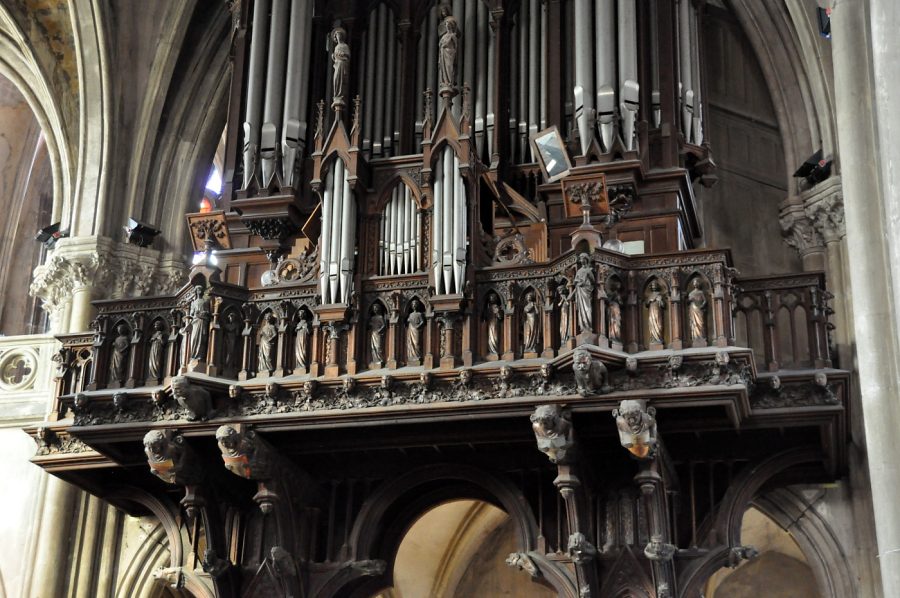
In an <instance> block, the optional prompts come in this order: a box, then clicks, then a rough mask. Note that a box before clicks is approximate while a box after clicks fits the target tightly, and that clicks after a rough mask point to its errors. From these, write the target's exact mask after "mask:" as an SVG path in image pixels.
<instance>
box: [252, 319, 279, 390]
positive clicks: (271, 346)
mask: <svg viewBox="0 0 900 598" xmlns="http://www.w3.org/2000/svg"><path fill="white" fill-rule="evenodd" d="M277 346H278V328H276V327H275V315H274V314H272V312H270V311H265V312H263V314H262V317H261V318H260V325H259V331H258V332H257V333H256V375H257V376H271V375H272V372H274V371H275V358H276V353H277Z"/></svg>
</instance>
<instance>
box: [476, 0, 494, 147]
mask: <svg viewBox="0 0 900 598" xmlns="http://www.w3.org/2000/svg"><path fill="white" fill-rule="evenodd" d="M479 4H480V3H479ZM488 38H489V39H488V51H487V106H486V112H487V113H486V115H485V117H484V129H485V135H484V136H485V138H486V139H487V155H488V159H490V156H491V155H492V154H493V152H494V121H495V120H496V116H495V114H494V103H495V102H494V98H496V97H497V85H496V78H497V73H496V72H495V71H496V67H495V66H494V62H495V58H496V57H495V56H494V54H495V52H496V49H495V47H494V46H495V45H496V44H495V43H494V30H493V28H492V27H488Z"/></svg>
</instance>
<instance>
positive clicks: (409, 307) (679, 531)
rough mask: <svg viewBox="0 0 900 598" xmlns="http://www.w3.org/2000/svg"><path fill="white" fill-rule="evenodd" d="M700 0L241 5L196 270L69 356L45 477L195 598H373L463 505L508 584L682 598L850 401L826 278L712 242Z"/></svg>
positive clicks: (110, 310) (807, 468)
mask: <svg viewBox="0 0 900 598" xmlns="http://www.w3.org/2000/svg"><path fill="white" fill-rule="evenodd" d="M702 4H703V3H702V2H699V3H696V2H684V1H682V2H676V1H675V0H657V1H655V2H642V1H636V0H618V1H616V2H613V1H609V2H606V1H597V2H590V1H589V0H573V1H555V0H551V1H546V2H541V1H539V0H456V1H453V2H446V3H445V2H439V3H432V2H417V1H413V0H389V1H384V2H361V1H358V2H351V1H350V0H343V1H335V2H319V1H315V0H255V1H249V0H248V1H243V2H241V1H237V2H234V3H233V5H232V10H233V19H234V22H233V28H234V29H233V35H232V38H231V44H232V47H231V52H232V63H233V70H232V75H233V76H232V80H231V96H230V104H229V112H228V115H229V116H228V128H227V140H226V165H225V175H226V176H225V177H224V178H225V189H224V193H223V197H222V198H221V201H220V205H219V206H217V207H218V208H220V209H217V210H213V211H206V212H200V213H195V214H189V215H188V216H187V218H188V221H189V228H190V232H191V235H192V238H193V242H194V247H195V249H196V251H197V254H196V259H195V262H194V264H195V265H194V268H193V270H192V271H191V275H190V281H189V283H188V284H187V285H185V286H184V287H183V288H182V289H181V290H180V291H178V292H177V293H176V294H174V295H163V296H148V297H142V298H136V299H127V300H104V301H97V302H95V304H94V305H95V308H96V310H97V313H98V316H97V318H96V319H95V320H94V323H93V331H92V332H90V333H81V334H64V335H60V336H59V340H60V341H61V342H62V345H63V346H62V349H61V351H60V352H59V354H58V355H57V357H56V363H57V366H58V370H57V379H58V388H57V397H58V398H57V402H56V408H55V412H54V413H53V414H52V416H51V420H50V421H49V422H47V423H46V424H45V425H43V426H35V427H32V428H30V429H29V432H30V433H31V434H33V435H34V436H35V437H36V438H37V439H38V442H39V445H40V449H39V451H38V455H37V456H36V457H35V458H34V461H35V462H36V463H37V464H39V465H40V466H41V467H43V468H44V469H46V470H47V471H49V472H51V473H53V474H55V475H57V476H59V477H61V478H63V479H65V480H67V481H69V482H71V483H73V484H75V485H77V486H79V487H81V488H84V489H86V490H88V491H90V492H92V493H94V494H96V495H98V496H100V497H102V498H103V499H105V500H107V501H109V502H111V503H112V504H114V505H116V506H117V507H119V508H121V509H123V510H125V511H126V512H128V513H131V514H141V513H152V514H153V515H155V516H156V517H158V518H159V519H160V520H161V521H162V522H163V524H164V525H165V527H166V532H167V534H168V536H169V537H170V541H171V542H172V546H181V547H182V549H180V550H173V551H172V562H171V566H170V567H169V568H168V569H165V570H164V572H163V574H164V575H166V576H168V581H169V582H170V583H171V584H172V586H173V587H180V588H183V589H184V591H186V592H189V593H191V595H196V596H207V595H209V596H213V595H215V596H222V597H226V596H310V597H312V596H321V597H325V596H354V597H356V596H359V597H369V596H376V595H378V594H379V592H382V591H384V590H385V589H387V588H390V587H391V584H392V575H393V573H392V572H393V563H394V559H395V557H396V554H397V548H398V546H399V544H400V542H401V540H402V538H403V534H404V531H405V530H407V529H408V528H409V527H410V526H411V525H412V524H413V522H414V521H416V519H417V518H418V517H420V516H421V514H422V513H423V512H425V511H427V510H428V509H430V508H431V507H433V506H435V505H438V504H441V503H442V502H446V501H449V500H454V499H460V498H467V499H477V500H480V501H484V502H487V503H489V504H492V505H495V506H496V507H498V508H500V509H502V510H503V511H505V513H506V514H507V515H508V516H509V517H510V518H511V520H512V521H513V525H514V527H515V530H516V532H515V543H516V545H515V550H514V551H513V553H512V554H509V555H503V558H504V559H507V558H508V560H507V563H508V564H509V565H510V567H512V568H514V569H517V570H518V571H517V575H519V576H521V577H520V578H521V580H522V584H521V586H520V587H523V588H525V590H523V591H524V592H528V588H529V587H533V588H535V591H538V590H541V588H537V586H533V585H531V584H538V585H541V586H544V587H545V588H547V589H548V590H549V592H550V593H551V595H552V593H556V594H558V595H559V596H566V597H572V598H575V597H582V598H583V597H586V596H594V597H595V598H596V597H617V596H638V597H648V598H649V597H656V598H663V597H666V598H673V597H676V596H678V597H690V598H695V597H698V596H700V595H701V593H702V591H703V588H704V584H705V583H706V582H707V580H708V579H709V577H710V576H711V575H712V574H713V573H714V572H715V571H717V570H718V569H720V568H721V567H724V566H729V565H731V566H734V565H735V564H736V563H738V562H740V561H741V560H742V559H747V558H751V557H752V556H753V552H754V551H753V549H752V548H751V547H749V546H745V545H744V544H743V543H742V541H741V517H742V515H743V513H744V511H745V510H746V508H747V506H748V504H749V502H750V501H751V500H752V499H753V497H754V496H755V495H756V494H757V493H758V492H759V491H760V489H762V488H774V487H778V486H781V485H785V484H789V483H797V482H800V481H816V482H825V481H829V480H832V479H835V478H837V477H840V476H841V475H842V473H843V472H844V470H845V467H846V455H845V450H844V447H845V444H846V442H845V440H846V436H847V421H848V417H849V414H848V409H849V405H848V400H847V394H848V386H849V373H848V372H846V371H843V370H838V369H834V368H832V363H831V359H830V356H829V355H830V348H829V344H830V343H829V333H830V324H829V322H828V316H829V313H830V308H829V307H828V300H829V298H830V294H829V292H828V291H827V290H826V288H825V285H824V276H823V275H821V274H818V273H797V274H796V275H778V276H770V277H755V278H746V277H745V278H742V277H741V276H740V273H739V272H737V271H736V270H735V269H734V268H733V267H732V262H731V253H730V251H735V252H737V251H741V248H740V247H733V248H730V249H728V248H702V249H701V248H699V247H700V246H701V245H703V246H704V247H705V245H704V237H703V232H702V231H701V230H700V225H699V223H698V218H697V214H696V212H695V197H694V188H695V187H694V185H712V184H714V183H715V181H716V175H715V169H716V165H715V163H714V160H713V155H712V154H711V149H710V146H709V143H708V142H707V141H706V138H705V132H704V127H705V121H706V112H707V107H706V105H705V104H704V101H703V98H704V90H705V87H706V82H705V79H704V76H703V73H704V66H703V65H704V59H705V56H704V52H703V47H702V44H701V43H700V37H699V36H698V31H699V30H700V29H701V28H702V13H703V11H702ZM326 48H327V51H326ZM541 591H544V592H546V591H547V590H541ZM541 595H544V594H541Z"/></svg>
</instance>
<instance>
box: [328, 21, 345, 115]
mask: <svg viewBox="0 0 900 598" xmlns="http://www.w3.org/2000/svg"><path fill="white" fill-rule="evenodd" d="M328 41H329V48H328V49H329V50H330V51H331V60H332V61H333V62H334V74H333V76H332V80H331V90H332V93H331V97H332V98H333V100H332V102H331V107H332V108H337V107H339V106H344V105H345V103H346V102H345V101H344V96H345V95H346V94H347V80H348V79H349V76H350V46H349V45H347V32H346V31H345V30H344V28H343V27H340V26H338V27H335V28H334V29H333V30H332V31H331V35H329V36H328Z"/></svg>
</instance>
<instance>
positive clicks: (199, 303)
mask: <svg viewBox="0 0 900 598" xmlns="http://www.w3.org/2000/svg"><path fill="white" fill-rule="evenodd" d="M203 290H204V289H203V287H202V286H201V285H199V284H198V285H197V286H195V287H194V300H193V301H191V310H190V316H191V359H196V360H201V361H202V360H205V359H206V347H207V346H208V344H209V321H210V320H211V319H212V314H211V313H210V311H209V297H206V296H205V295H204V292H203Z"/></svg>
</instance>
